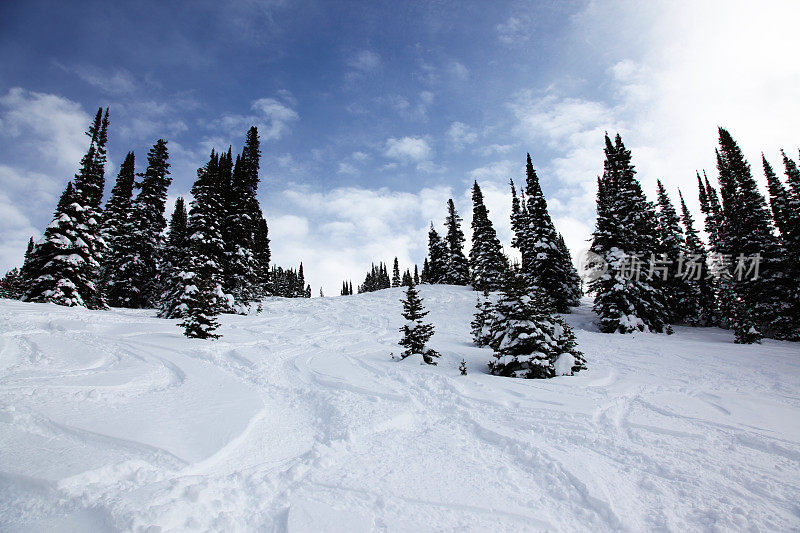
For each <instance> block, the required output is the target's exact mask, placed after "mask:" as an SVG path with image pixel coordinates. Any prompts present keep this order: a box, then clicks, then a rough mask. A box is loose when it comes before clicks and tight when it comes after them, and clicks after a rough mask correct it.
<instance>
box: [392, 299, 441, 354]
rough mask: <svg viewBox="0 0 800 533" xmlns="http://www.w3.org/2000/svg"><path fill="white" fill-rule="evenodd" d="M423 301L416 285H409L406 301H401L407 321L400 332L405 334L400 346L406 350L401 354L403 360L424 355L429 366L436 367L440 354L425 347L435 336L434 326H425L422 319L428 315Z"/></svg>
mask: <svg viewBox="0 0 800 533" xmlns="http://www.w3.org/2000/svg"><path fill="white" fill-rule="evenodd" d="M422 301H423V299H422V298H421V297H420V296H419V293H418V292H417V289H416V287H415V286H414V285H409V286H408V288H407V289H406V296H405V299H403V300H401V302H402V303H403V313H402V314H403V318H405V319H406V324H404V325H403V326H402V327H401V328H400V331H401V332H402V333H403V338H402V339H400V342H399V343H398V344H400V346H402V347H403V348H405V350H404V351H403V352H402V353H401V354H400V357H401V359H405V358H406V357H408V356H410V355H413V354H420V355H422V359H423V361H425V362H426V363H428V364H429V365H435V364H436V361H435V360H434V358H436V357H439V355H440V354H439V353H437V352H436V351H435V350H432V349H430V348H426V347H425V345H426V344H427V342H428V341H429V340H430V338H431V337H432V336H433V330H434V328H433V324H424V323H423V322H422V319H423V318H425V316H426V315H427V314H428V311H426V310H425V307H423V305H422Z"/></svg>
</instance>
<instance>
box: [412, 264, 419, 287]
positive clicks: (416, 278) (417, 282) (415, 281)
mask: <svg viewBox="0 0 800 533" xmlns="http://www.w3.org/2000/svg"><path fill="white" fill-rule="evenodd" d="M413 280H414V285H419V269H418V268H417V265H414V278H413Z"/></svg>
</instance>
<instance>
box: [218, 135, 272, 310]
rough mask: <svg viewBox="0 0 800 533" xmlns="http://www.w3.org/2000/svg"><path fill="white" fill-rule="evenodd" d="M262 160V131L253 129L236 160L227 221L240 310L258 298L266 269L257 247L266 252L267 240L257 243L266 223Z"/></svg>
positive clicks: (232, 283)
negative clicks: (260, 194) (261, 189)
mask: <svg viewBox="0 0 800 533" xmlns="http://www.w3.org/2000/svg"><path fill="white" fill-rule="evenodd" d="M260 158H261V150H260V142H259V139H258V129H257V128H256V127H255V126H253V127H251V128H250V130H248V132H247V138H246V140H245V145H244V149H243V150H242V155H241V157H238V158H237V159H236V164H235V165H234V167H233V173H232V177H231V188H230V194H229V195H228V198H229V205H228V212H227V221H226V246H227V253H228V268H227V269H226V287H227V289H228V291H229V292H230V293H231V294H232V295H233V297H234V299H235V306H236V308H237V309H239V310H243V309H244V308H245V307H246V306H247V305H248V304H249V303H250V302H252V301H254V300H255V299H256V297H257V296H258V293H259V291H258V286H259V283H258V280H259V273H260V271H261V269H262V268H263V265H261V264H260V259H262V260H263V258H260V257H259V253H258V248H259V246H257V245H258V244H260V245H261V248H262V250H263V246H264V243H263V240H262V242H260V243H257V241H258V240H259V236H258V232H259V226H258V225H259V221H261V220H263V214H262V212H261V207H260V205H259V203H258V199H257V198H256V194H257V191H258V182H259V177H258V170H259V166H260ZM267 246H268V244H267ZM262 253H263V251H262ZM267 266H268V263H267Z"/></svg>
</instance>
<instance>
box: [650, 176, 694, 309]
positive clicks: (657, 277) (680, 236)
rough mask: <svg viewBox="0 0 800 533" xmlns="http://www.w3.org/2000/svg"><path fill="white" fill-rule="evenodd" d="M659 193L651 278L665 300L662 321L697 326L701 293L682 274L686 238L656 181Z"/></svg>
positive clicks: (665, 192) (662, 185) (676, 215)
mask: <svg viewBox="0 0 800 533" xmlns="http://www.w3.org/2000/svg"><path fill="white" fill-rule="evenodd" d="M656 187H657V191H658V201H657V204H656V205H657V209H656V216H657V226H658V247H657V249H656V250H655V252H654V253H656V254H657V256H656V257H655V258H651V259H653V261H654V263H653V266H654V267H655V268H653V272H652V273H649V274H650V275H652V277H653V278H654V279H653V282H654V283H656V284H657V285H658V286H659V288H660V290H661V294H662V296H663V298H664V305H665V308H666V315H665V320H666V322H668V323H670V324H677V323H683V322H686V323H692V324H696V323H697V322H698V320H699V316H700V290H699V287H697V285H695V284H693V283H691V282H690V280H689V279H687V277H686V276H685V275H683V274H684V272H683V270H684V269H683V266H684V265H683V263H682V261H684V260H685V259H686V258H687V257H688V255H689V254H688V250H687V248H686V236H685V235H684V233H683V228H681V225H680V219H679V218H678V213H677V211H675V207H674V206H673V205H672V201H671V200H670V198H669V195H668V194H667V190H666V189H665V188H664V184H663V183H661V180H656Z"/></svg>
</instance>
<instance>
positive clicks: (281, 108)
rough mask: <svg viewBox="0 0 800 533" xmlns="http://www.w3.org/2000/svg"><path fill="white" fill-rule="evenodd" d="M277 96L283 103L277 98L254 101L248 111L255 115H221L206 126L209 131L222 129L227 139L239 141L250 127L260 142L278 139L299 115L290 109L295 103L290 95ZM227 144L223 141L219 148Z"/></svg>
mask: <svg viewBox="0 0 800 533" xmlns="http://www.w3.org/2000/svg"><path fill="white" fill-rule="evenodd" d="M279 96H280V97H281V99H282V100H283V101H280V100H278V99H277V98H259V99H257V100H254V101H253V102H252V103H251V105H250V109H252V110H253V111H255V114H252V115H236V114H227V115H223V116H222V117H220V118H219V119H217V120H214V121H212V122H211V123H210V124H209V125H208V126H209V129H211V130H219V129H222V130H223V131H224V133H226V134H227V135H228V139H230V138H236V139H239V138H243V137H244V134H245V133H246V132H247V130H248V129H249V128H250V126H256V127H257V128H258V134H259V137H260V138H261V140H262V141H271V140H277V139H280V138H281V137H283V136H284V135H285V134H286V133H287V132H288V131H289V128H290V125H291V123H292V122H295V121H297V120H299V119H300V115H298V113H297V111H295V110H294V109H293V108H292V107H291V106H292V102H295V101H296V100H294V97H292V96H291V93H288V91H281V94H280V95H279ZM228 144H232V143H231V142H230V141H228V142H224V141H223V144H222V145H220V146H227V145H228Z"/></svg>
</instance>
